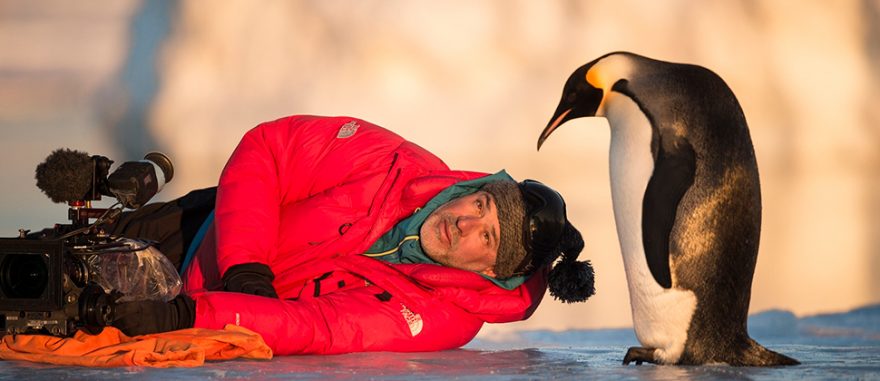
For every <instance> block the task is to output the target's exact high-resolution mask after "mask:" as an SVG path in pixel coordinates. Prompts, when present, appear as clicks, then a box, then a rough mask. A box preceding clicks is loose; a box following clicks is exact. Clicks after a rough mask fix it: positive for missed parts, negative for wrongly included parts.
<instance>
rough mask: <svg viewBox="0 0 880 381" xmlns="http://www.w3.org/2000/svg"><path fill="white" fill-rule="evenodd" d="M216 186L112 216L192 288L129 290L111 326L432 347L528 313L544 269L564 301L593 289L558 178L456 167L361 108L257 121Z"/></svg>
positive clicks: (282, 348)
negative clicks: (518, 177) (230, 328)
mask: <svg viewBox="0 0 880 381" xmlns="http://www.w3.org/2000/svg"><path fill="white" fill-rule="evenodd" d="M214 192H215V189H214V188H211V189H207V190H201V191H195V192H192V193H190V194H189V195H186V196H184V197H182V198H181V199H178V200H175V201H172V202H168V203H160V204H152V205H148V206H146V207H144V208H141V209H139V210H137V211H134V212H128V213H127V214H125V215H124V216H123V217H122V218H121V219H120V220H119V221H118V222H117V223H116V224H115V226H114V227H113V231H112V233H114V234H119V235H124V236H128V237H131V238H148V239H153V240H156V241H159V247H160V248H161V249H162V251H163V252H165V254H166V255H167V256H168V257H169V258H171V259H172V261H173V262H175V264H176V265H178V266H180V267H181V268H182V271H183V272H182V273H183V281H184V293H183V294H181V295H180V296H178V297H177V298H176V299H174V300H172V301H171V302H168V303H164V302H157V301H140V302H129V303H121V304H119V305H117V306H116V307H115V311H114V316H113V321H112V325H113V326H115V327H117V328H119V329H121V330H122V331H123V332H125V333H126V334H129V335H140V334H147V333H155V332H164V331H171V330H177V329H182V328H189V327H201V328H214V329H220V328H223V326H224V325H226V324H236V325H240V326H243V327H246V328H248V329H250V330H252V331H255V332H257V333H259V334H260V335H262V337H263V339H264V340H265V341H266V343H267V344H268V345H269V346H270V347H271V348H272V350H273V351H274V352H275V354H277V355H286V354H307V353H311V354H317V353H325V354H330V353H345V352H358V351H398V352H404V351H434V350H443V349H450V348H456V347H459V346H462V345H464V344H466V343H468V342H469V341H470V340H471V339H472V338H473V337H474V336H475V335H476V334H477V332H478V331H479V330H480V327H481V326H482V325H483V323H485V322H489V323H504V322H512V321H518V320H524V319H527V318H528V317H529V316H530V315H531V314H532V312H533V311H534V310H535V308H537V306H538V304H539V303H540V302H541V298H542V297H543V295H544V292H545V290H546V288H547V284H548V280H549V284H550V290H551V294H553V295H554V296H555V297H557V298H559V299H561V300H563V301H566V302H575V301H583V300H586V299H587V298H588V297H589V296H590V295H592V293H593V273H592V268H591V267H590V265H589V262H578V261H576V259H577V257H578V255H579V254H580V251H581V250H582V248H583V240H582V238H581V235H580V233H578V231H577V230H576V229H575V228H574V227H573V226H572V225H571V223H569V221H568V219H567V217H566V213H565V203H564V201H563V199H562V197H561V196H560V195H559V194H558V193H557V192H555V191H554V190H552V189H551V188H549V187H547V186H546V185H543V184H541V183H539V182H537V181H531V180H526V181H523V182H519V183H517V182H515V181H514V180H513V179H512V178H511V177H510V176H508V175H507V174H506V173H505V172H504V171H502V172H499V173H496V174H492V175H488V174H484V173H476V172H467V171H453V170H450V169H449V168H448V167H447V166H446V164H444V163H443V161H441V160H440V159H439V158H437V157H436V156H434V155H433V154H431V153H430V152H427V151H426V150H424V149H423V148H421V147H419V146H417V145H415V144H413V143H411V142H408V141H406V140H404V139H403V138H401V137H400V136H397V135H396V134H394V133H392V132H390V131H388V130H385V129H383V128H381V127H378V126H376V125H373V124H371V123H369V122H366V121H363V120H359V119H355V118H349V117H316V116H293V117H287V118H282V119H279V120H276V121H273V122H268V123H264V124H261V125H259V126H257V127H255V128H254V129H252V130H251V131H249V132H248V133H247V134H245V136H244V137H243V138H242V140H241V142H240V143H239V145H238V147H237V148H236V149H235V152H234V153H233V154H232V156H231V157H230V159H229V162H228V163H227V164H226V167H225V168H224V170H223V173H222V175H221V177H220V183H219V186H218V187H217V188H216V202H215V200H214V195H215V193H214ZM212 209H213V210H212ZM207 212H210V214H208V213H207ZM206 214H207V216H205V215H206ZM193 215H197V217H196V218H195V220H194V217H193ZM193 221H197V223H195V224H193ZM187 225H189V226H190V227H187ZM192 226H196V227H200V228H201V229H199V230H201V232H200V233H204V234H194V233H193V232H192V231H193V230H194V229H192V228H191V227H192ZM190 241H192V242H190ZM188 246H193V247H192V248H191V249H190V250H189V251H190V255H189V256H187V255H185V253H184V250H185V248H186V247H188ZM560 256H561V260H560V261H559V262H558V263H557V264H556V265H555V266H552V263H553V262H554V261H555V260H556V259H557V258H559V257H560ZM551 266H552V267H553V269H552V270H551V269H550V268H551Z"/></svg>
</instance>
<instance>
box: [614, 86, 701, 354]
mask: <svg viewBox="0 0 880 381" xmlns="http://www.w3.org/2000/svg"><path fill="white" fill-rule="evenodd" d="M612 94H613V95H611V94H609V95H611V96H610V97H609V98H606V101H607V103H606V104H605V106H606V108H605V109H604V110H603V111H604V113H605V116H606V117H607V118H608V120H609V123H610V124H611V126H612V127H611V151H610V165H611V168H610V171H611V196H612V201H613V204H614V219H615V221H616V224H617V236H618V239H619V240H620V249H621V253H622V254H623V264H624V269H625V270H626V280H627V284H628V285H629V295H630V304H631V306H632V316H633V328H634V329H635V332H636V337H637V338H638V339H639V342H640V343H641V344H642V346H644V347H648V348H656V349H657V350H656V351H655V353H654V355H655V359H656V360H659V361H660V362H663V363H674V362H675V361H677V360H678V358H679V357H680V356H681V354H682V352H683V351H684V344H685V341H686V340H687V330H688V327H689V326H690V322H691V317H692V316H693V313H694V310H695V309H696V306H697V298H696V295H695V294H694V293H693V292H692V291H690V290H683V289H677V288H675V283H676V282H675V271H674V269H671V270H672V271H671V273H672V279H673V288H670V289H664V288H663V287H661V286H660V285H659V284H658V283H657V281H656V280H654V277H653V276H652V275H651V270H650V269H649V268H648V262H647V259H646V258H645V249H644V248H645V246H644V244H643V242H642V208H643V200H644V195H645V190H646V189H647V187H648V181H649V180H650V179H651V175H652V173H653V171H654V159H653V157H652V155H651V136H652V132H651V126H650V124H649V121H648V119H647V117H645V115H644V114H643V113H642V112H641V110H640V109H639V107H638V105H636V103H635V102H633V101H632V100H631V99H630V98H628V97H626V96H623V95H620V94H619V93H612Z"/></svg>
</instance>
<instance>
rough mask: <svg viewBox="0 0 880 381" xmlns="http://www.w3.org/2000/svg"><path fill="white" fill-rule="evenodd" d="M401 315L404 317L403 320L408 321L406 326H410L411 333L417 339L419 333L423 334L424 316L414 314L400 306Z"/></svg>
mask: <svg viewBox="0 0 880 381" xmlns="http://www.w3.org/2000/svg"><path fill="white" fill-rule="evenodd" d="M400 314H401V315H403V319H404V320H406V324H407V325H409V333H411V334H412V335H413V337H415V336H416V335H418V334H419V333H421V332H422V315H419V314H417V313H413V312H412V311H410V310H409V308H406V306H404V305H403V303H401V304H400Z"/></svg>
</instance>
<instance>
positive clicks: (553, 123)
mask: <svg viewBox="0 0 880 381" xmlns="http://www.w3.org/2000/svg"><path fill="white" fill-rule="evenodd" d="M571 110H572V108H571V107H567V105H564V104H560V105H559V107H558V108H557V109H556V112H555V113H553V118H551V119H550V123H548V124H547V127H544V131H542V132H541V136H540V137H538V150H539V151H540V150H541V146H542V145H543V144H544V141H545V140H547V138H548V137H550V134H552V133H553V131H555V130H556V128H558V127H559V126H561V125H562V123H565V122H566V121H567V120H569V119H571V118H570V117H569V115H570V114H571Z"/></svg>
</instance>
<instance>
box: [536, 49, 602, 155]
mask: <svg viewBox="0 0 880 381" xmlns="http://www.w3.org/2000/svg"><path fill="white" fill-rule="evenodd" d="M596 61H598V60H596ZM596 61H593V62H590V63H588V64H586V65H584V66H581V67H579V68H578V69H577V70H575V71H574V73H572V74H571V76H570V77H568V81H567V82H565V87H563V89H562V100H560V101H559V106H557V107H556V112H555V113H553V118H551V119H550V123H548V124H547V127H546V128H544V131H543V132H541V137H539V138H538V149H539V150H540V149H541V145H542V144H544V140H547V137H549V136H550V134H551V133H553V131H554V130H556V128H558V127H559V126H561V125H562V124H563V123H565V122H566V121H569V120H571V119H575V118H580V117H585V116H595V115H596V110H598V109H599V105H600V104H602V96H603V91H602V89H599V88H596V87H594V86H593V85H591V84H590V83H589V82H587V73H588V72H589V71H590V68H592V67H593V64H595V63H596Z"/></svg>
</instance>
